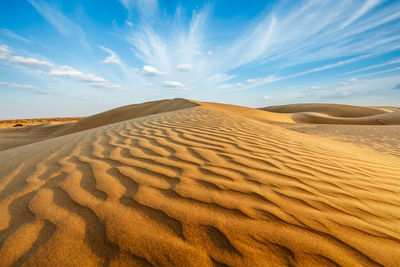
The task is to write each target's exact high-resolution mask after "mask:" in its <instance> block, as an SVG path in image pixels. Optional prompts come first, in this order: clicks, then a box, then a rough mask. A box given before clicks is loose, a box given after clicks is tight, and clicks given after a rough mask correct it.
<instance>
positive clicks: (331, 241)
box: [0, 99, 400, 266]
mask: <svg viewBox="0 0 400 267" xmlns="http://www.w3.org/2000/svg"><path fill="white" fill-rule="evenodd" d="M266 109H267V110H268V112H265V111H262V110H257V109H250V108H244V107H238V106H232V105H223V104H214V103H202V102H197V101H190V100H184V99H172V100H164V101H156V102H149V103H144V104H139V105H130V106H125V107H122V108H118V109H114V110H111V111H107V112H104V113H100V114H97V115H94V116H91V117H87V118H85V119H82V120H80V121H78V122H76V123H73V124H68V125H65V126H59V128H55V129H52V130H49V133H48V137H47V139H43V140H42V141H39V142H35V143H31V144H27V145H23V146H19V147H15V148H12V149H6V150H4V151H1V152H0V166H1V168H0V214H1V216H0V265H1V266H21V265H22V266H60V265H72V266H382V265H384V266H399V265H400V253H399V251H400V228H399V225H400V179H399V173H400V157H397V156H395V155H393V154H392V155H389V154H384V153H381V152H379V151H377V150H375V149H372V148H361V147H359V146H357V145H354V144H351V143H344V142H340V141H334V140H331V139H328V138H325V137H321V136H317V135H309V134H303V133H299V132H296V131H292V130H289V129H285V128H284V127H281V126H282V125H292V126H293V125H296V123H295V121H296V119H295V118H294V117H293V116H292V115H293V114H292V113H302V112H318V116H319V117H321V116H322V117H324V116H325V117H328V118H329V116H330V117H341V118H343V119H350V118H353V119H356V120H358V119H359V117H371V116H384V115H386V116H389V115H392V116H393V114H394V113H395V112H390V113H389V112H387V111H385V109H378V108H361V107H360V108H358V107H357V108H352V107H350V108H349V107H345V108H343V110H341V111H340V112H339V113H336V111H334V110H335V107H332V106H327V107H325V108H323V107H320V108H319V109H318V111H317V110H315V109H314V110H308V109H300V108H299V107H297V109H291V111H289V112H284V111H288V110H290V109H288V108H285V109H283V111H282V109H281V110H280V111H279V112H283V113H290V114H279V113H276V112H278V111H277V110H275V111H273V110H269V109H268V108H266ZM351 109H352V110H354V114H353V113H352V112H353V111H351ZM323 110H325V111H323ZM271 111H272V112H271ZM273 112H275V113H273ZM320 114H322V115H320ZM355 114H357V116H353V115H355ZM360 114H361V115H360ZM318 116H317V117H318ZM385 119H386V120H389V119H388V118H386V117H385ZM395 119H396V118H395ZM395 119H394V120H395ZM307 125H308V124H307ZM45 127H46V126H42V128H43V129H44V128H45ZM47 127H53V126H52V125H47ZM54 127H55V126H54ZM346 127H347V126H346ZM348 127H350V126H348ZM380 127H392V126H380ZM39 128H40V127H39ZM42 128H40V130H43V129H42ZM20 130H22V129H20ZM31 130H32V129H31ZM36 130H38V129H36ZM26 131H29V129H27V130H26ZM32 131H33V130H32ZM55 136H58V137H55ZM0 138H1V135H0ZM0 140H1V139H0Z"/></svg>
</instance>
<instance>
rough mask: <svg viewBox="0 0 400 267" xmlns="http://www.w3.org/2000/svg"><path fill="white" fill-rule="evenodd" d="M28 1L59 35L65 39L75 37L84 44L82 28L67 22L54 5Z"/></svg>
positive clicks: (69, 21)
mask: <svg viewBox="0 0 400 267" xmlns="http://www.w3.org/2000/svg"><path fill="white" fill-rule="evenodd" d="M28 1H29V3H31V4H32V5H33V7H34V8H35V9H36V10H37V11H38V12H39V13H40V14H41V15H42V16H43V17H44V18H45V19H46V20H47V21H48V22H49V23H50V24H51V25H53V27H54V28H56V29H57V31H58V32H59V33H61V34H62V35H64V36H66V37H76V38H78V39H79V40H80V41H81V42H83V43H85V44H86V42H85V38H86V34H85V32H84V31H83V30H82V28H81V27H80V26H79V25H77V24H75V23H74V22H72V21H71V20H69V19H68V18H67V17H66V16H65V15H64V14H63V13H62V12H61V11H60V10H59V9H58V8H57V7H56V6H55V5H52V4H50V3H48V2H45V1H44V0H28Z"/></svg>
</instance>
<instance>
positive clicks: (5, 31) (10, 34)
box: [1, 29, 31, 43]
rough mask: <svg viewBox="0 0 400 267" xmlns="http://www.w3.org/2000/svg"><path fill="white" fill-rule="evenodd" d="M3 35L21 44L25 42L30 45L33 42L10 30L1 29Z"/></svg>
mask: <svg viewBox="0 0 400 267" xmlns="http://www.w3.org/2000/svg"><path fill="white" fill-rule="evenodd" d="M1 33H2V34H3V35H5V36H7V37H10V38H13V39H16V40H18V41H21V42H25V43H30V42H31V40H29V39H27V38H25V37H22V36H21V35H18V34H16V33H15V32H12V31H10V30H9V29H1Z"/></svg>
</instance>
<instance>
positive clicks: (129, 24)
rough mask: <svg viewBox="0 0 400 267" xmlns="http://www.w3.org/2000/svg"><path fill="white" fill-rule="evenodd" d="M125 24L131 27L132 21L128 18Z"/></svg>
mask: <svg viewBox="0 0 400 267" xmlns="http://www.w3.org/2000/svg"><path fill="white" fill-rule="evenodd" d="M125 24H126V25H128V26H129V27H133V23H132V22H131V21H129V20H127V19H126V20H125Z"/></svg>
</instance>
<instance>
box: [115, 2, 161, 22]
mask: <svg viewBox="0 0 400 267" xmlns="http://www.w3.org/2000/svg"><path fill="white" fill-rule="evenodd" d="M120 2H121V4H122V5H123V6H124V7H125V8H126V9H127V10H128V12H130V13H131V12H132V11H133V9H138V11H139V14H140V15H141V16H143V17H144V18H149V17H151V16H154V15H155V14H156V13H157V11H158V1H157V0H120Z"/></svg>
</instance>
